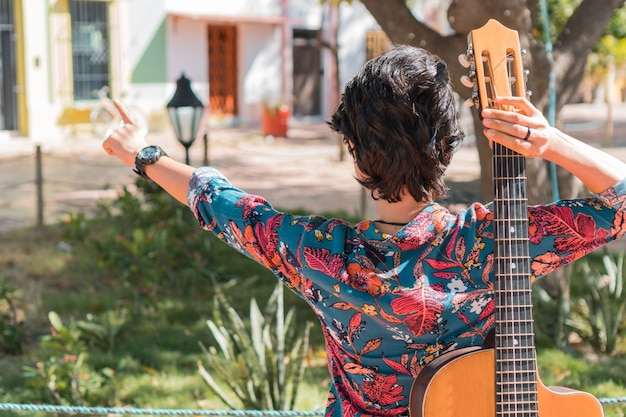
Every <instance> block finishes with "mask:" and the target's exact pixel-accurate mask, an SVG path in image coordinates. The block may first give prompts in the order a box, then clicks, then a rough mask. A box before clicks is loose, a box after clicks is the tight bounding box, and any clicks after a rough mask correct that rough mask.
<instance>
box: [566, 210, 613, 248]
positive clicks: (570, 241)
mask: <svg viewBox="0 0 626 417" xmlns="http://www.w3.org/2000/svg"><path fill="white" fill-rule="evenodd" d="M572 229H573V231H572V237H569V236H568V237H566V238H556V239H555V241H554V243H555V248H556V249H557V251H558V252H559V253H568V252H574V253H578V252H581V254H579V255H578V256H582V253H587V252H589V251H590V250H591V249H593V248H595V247H597V246H598V245H599V244H600V243H603V242H604V241H605V240H606V238H607V237H608V236H609V233H608V231H606V230H605V229H602V228H598V229H597V230H596V222H595V220H594V219H593V217H591V216H589V215H586V214H582V213H580V214H578V216H576V218H575V219H574V222H573V223H572Z"/></svg>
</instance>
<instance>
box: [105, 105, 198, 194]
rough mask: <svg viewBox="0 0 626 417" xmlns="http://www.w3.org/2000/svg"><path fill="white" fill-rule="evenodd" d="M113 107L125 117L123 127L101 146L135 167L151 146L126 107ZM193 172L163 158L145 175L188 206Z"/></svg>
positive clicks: (191, 168) (186, 166) (148, 168)
mask: <svg viewBox="0 0 626 417" xmlns="http://www.w3.org/2000/svg"><path fill="white" fill-rule="evenodd" d="M113 104H114V105H115V108H116V109H117V110H118V111H119V113H120V115H121V116H122V121H123V122H124V124H123V125H122V126H121V127H119V128H117V129H116V130H115V131H114V132H113V133H112V134H111V135H110V136H109V137H108V138H106V139H105V141H104V142H103V143H102V147H103V148H104V150H105V151H106V153H108V154H109V155H111V156H116V157H117V158H119V160H120V161H122V162H123V163H125V164H126V165H129V166H132V167H134V166H135V157H136V156H137V153H138V152H139V151H140V150H141V149H143V148H144V147H146V146H148V143H147V142H146V139H145V138H144V137H143V135H141V133H140V131H139V130H140V129H139V127H138V126H137V125H136V124H135V122H134V121H133V119H132V117H131V116H130V115H129V113H128V110H127V109H126V107H125V106H124V105H123V104H122V103H120V102H119V101H114V102H113ZM194 169H195V168H193V167H190V166H189V165H185V164H183V163H180V162H177V161H175V160H173V159H172V158H169V157H167V156H163V157H161V158H160V159H159V160H158V161H157V162H156V163H155V164H153V165H148V166H147V167H146V174H147V175H148V177H150V179H151V180H152V181H154V182H156V183H157V184H159V185H160V186H161V187H163V189H164V190H165V191H167V192H168V193H169V194H170V195H171V196H172V197H174V198H175V199H176V200H178V201H180V202H181V203H183V204H185V205H187V190H188V189H189V180H190V178H191V174H192V173H193V171H194Z"/></svg>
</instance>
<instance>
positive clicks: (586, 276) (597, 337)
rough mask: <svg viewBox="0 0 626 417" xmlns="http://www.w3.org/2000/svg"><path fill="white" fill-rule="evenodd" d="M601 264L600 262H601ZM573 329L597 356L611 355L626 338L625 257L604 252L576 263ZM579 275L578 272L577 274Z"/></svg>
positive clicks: (571, 323) (620, 254) (573, 282)
mask: <svg viewBox="0 0 626 417" xmlns="http://www.w3.org/2000/svg"><path fill="white" fill-rule="evenodd" d="M598 260H599V262H598ZM575 268H576V269H575V275H576V276H575V277H573V281H572V288H573V289H574V288H575V287H578V288H577V289H578V290H579V292H580V293H579V294H575V296H577V297H576V298H577V299H576V301H575V302H574V303H573V305H572V313H573V315H572V319H571V320H570V321H569V322H568V324H569V325H570V326H571V328H572V329H573V330H574V332H576V333H577V334H578V335H579V336H580V337H581V338H582V339H583V340H584V341H586V342H587V343H589V344H590V345H591V346H592V347H593V349H594V351H596V352H597V353H604V354H612V353H614V352H615V350H616V349H617V348H618V346H619V342H620V340H621V338H623V337H624V336H625V334H626V321H624V318H625V316H626V291H624V285H625V284H626V268H625V265H624V253H622V252H620V253H611V252H609V251H608V250H605V251H604V252H603V253H602V254H601V256H600V257H599V259H598V258H597V255H596V254H591V255H589V256H587V257H585V258H583V259H582V260H580V261H578V262H576V263H575ZM576 272H578V273H577V274H576Z"/></svg>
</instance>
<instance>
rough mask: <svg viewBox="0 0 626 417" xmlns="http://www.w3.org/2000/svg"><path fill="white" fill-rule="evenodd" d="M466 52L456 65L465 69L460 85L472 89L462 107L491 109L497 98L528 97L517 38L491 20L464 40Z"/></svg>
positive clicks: (522, 52) (507, 29) (501, 25)
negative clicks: (467, 69) (466, 46)
mask: <svg viewBox="0 0 626 417" xmlns="http://www.w3.org/2000/svg"><path fill="white" fill-rule="evenodd" d="M467 44H468V48H467V52H466V53H465V54H463V55H460V56H459V62H460V63H461V65H463V66H464V67H466V68H469V73H468V75H465V76H463V77H461V83H462V84H463V85H464V86H466V87H469V88H473V91H472V96H471V98H470V99H469V100H467V101H466V106H468V107H471V106H476V107H478V108H479V109H482V108H493V107H495V104H494V99H495V98H496V97H498V96H520V97H523V96H526V97H528V96H530V92H529V91H526V79H527V77H528V71H527V70H525V69H524V66H523V58H522V55H523V54H524V53H525V51H524V50H522V48H521V47H520V42H519V35H518V33H517V31H516V30H513V29H509V28H507V27H506V26H504V25H503V24H501V23H500V22H498V21H497V20H495V19H490V20H489V21H488V22H487V23H486V24H485V25H484V26H482V27H480V28H478V29H474V30H472V31H471V32H470V33H469V35H468V36H467Z"/></svg>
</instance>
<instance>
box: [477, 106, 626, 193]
mask: <svg viewBox="0 0 626 417" xmlns="http://www.w3.org/2000/svg"><path fill="white" fill-rule="evenodd" d="M496 103H497V104H498V105H502V106H503V107H507V106H509V107H510V106H512V107H514V108H515V109H516V110H517V111H507V110H497V109H484V110H483V111H482V116H483V124H484V126H485V131H484V133H485V136H486V137H487V139H489V140H492V141H494V142H498V143H500V144H502V145H504V146H506V147H507V148H509V149H512V150H514V151H516V152H518V153H520V154H522V155H524V156H527V157H541V158H543V159H545V160H547V161H550V162H554V163H555V164H557V165H559V166H561V167H563V168H565V169H566V170H568V171H569V172H570V173H572V174H573V175H574V176H576V177H577V178H578V179H580V180H581V181H582V182H583V184H585V186H586V187H587V188H588V189H589V190H590V191H591V192H594V193H600V192H602V191H604V190H606V189H607V188H609V187H611V186H612V185H615V184H616V183H617V182H619V181H621V180H622V179H624V178H626V164H625V163H623V162H622V161H620V160H619V159H617V158H615V157H613V156H611V155H609V154H607V153H606V152H604V151H602V150H600V149H597V148H595V147H593V146H590V145H588V144H586V143H584V142H581V141H579V140H578V139H575V138H573V137H571V136H569V135H567V134H565V133H563V132H561V131H560V130H559V129H557V128H555V127H552V126H550V124H549V123H548V121H547V120H546V119H545V117H544V116H543V115H542V114H541V112H540V111H539V110H538V109H537V108H535V107H534V106H533V105H532V104H531V103H530V101H528V100H527V99H525V98H523V97H498V98H497V99H496Z"/></svg>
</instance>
